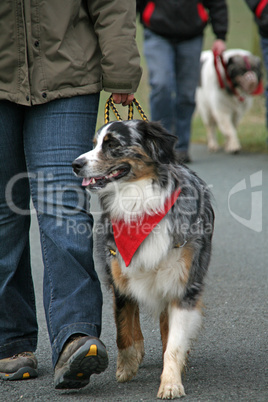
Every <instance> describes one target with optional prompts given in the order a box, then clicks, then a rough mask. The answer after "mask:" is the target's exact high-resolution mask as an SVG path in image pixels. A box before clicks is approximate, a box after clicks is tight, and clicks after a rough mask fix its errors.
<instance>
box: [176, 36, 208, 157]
mask: <svg viewBox="0 0 268 402" xmlns="http://www.w3.org/2000/svg"><path fill="white" fill-rule="evenodd" d="M202 44H203V38H202V36H199V37H197V38H194V39H191V40H187V41H184V42H178V43H177V45H176V61H175V63H176V107H175V129H176V135H177V137H178V142H177V145H176V149H177V150H178V151H179V152H188V148H189V143H190V136H191V122H192V116H193V113H194V110H195V91H196V88H197V85H198V82H199V78H200V54H201V50H202Z"/></svg>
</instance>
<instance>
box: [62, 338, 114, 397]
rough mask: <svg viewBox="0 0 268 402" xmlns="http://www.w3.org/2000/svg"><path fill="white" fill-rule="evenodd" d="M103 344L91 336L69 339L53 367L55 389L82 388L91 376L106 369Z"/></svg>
mask: <svg viewBox="0 0 268 402" xmlns="http://www.w3.org/2000/svg"><path fill="white" fill-rule="evenodd" d="M108 362H109V360H108V354H107V351H106V348H105V346H104V344H103V343H102V342H101V341H100V340H99V339H98V338H94V337H92V336H77V337H75V338H71V339H70V341H69V342H68V343H67V344H66V346H65V347H64V349H63V351H62V353H61V355H60V357H59V360H58V362H57V364H56V367H55V375H54V383H55V388H56V389H70V388H83V387H85V386H86V385H87V384H88V383H89V379H90V376H91V374H100V373H102V372H103V371H104V370H105V369H106V368H107V367H108Z"/></svg>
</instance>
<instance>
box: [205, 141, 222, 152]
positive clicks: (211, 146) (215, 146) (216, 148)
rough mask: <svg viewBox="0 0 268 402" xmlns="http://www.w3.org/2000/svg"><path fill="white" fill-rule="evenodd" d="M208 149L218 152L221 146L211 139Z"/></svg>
mask: <svg viewBox="0 0 268 402" xmlns="http://www.w3.org/2000/svg"><path fill="white" fill-rule="evenodd" d="M208 149H209V151H210V152H218V151H219V150H220V146H219V144H218V143H217V142H215V141H211V142H208Z"/></svg>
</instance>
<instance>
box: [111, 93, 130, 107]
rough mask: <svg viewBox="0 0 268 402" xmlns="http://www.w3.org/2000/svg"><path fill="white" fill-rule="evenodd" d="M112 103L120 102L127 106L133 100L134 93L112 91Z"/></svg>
mask: <svg viewBox="0 0 268 402" xmlns="http://www.w3.org/2000/svg"><path fill="white" fill-rule="evenodd" d="M112 95H113V101H114V103H117V104H119V103H122V105H123V106H128V105H130V104H131V102H133V99H134V94H115V93H113V94H112Z"/></svg>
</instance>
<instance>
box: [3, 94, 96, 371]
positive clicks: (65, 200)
mask: <svg viewBox="0 0 268 402" xmlns="http://www.w3.org/2000/svg"><path fill="white" fill-rule="evenodd" d="M98 102H99V94H93V95H87V96H77V97H73V98H68V99H59V100H55V101H53V102H49V103H46V104H43V105H38V106H32V107H25V106H21V105H17V104H14V103H10V102H8V101H0V139H1V140H0V141H1V159H0V244H1V247H0V306H1V308H0V358H5V357H8V356H12V355H13V354H16V353H19V352H23V351H35V349H36V345H37V335H38V326H37V320H36V309H35V295H34V289H33V281H32V275H31V266H30V248H29V228H30V214H29V205H30V204H29V203H30V195H31V197H32V201H33V204H34V207H35V210H36V213H37V218H38V223H39V228H40V237H41V246H42V255H43V262H44V283H43V288H44V292H43V294H44V308H45V314H46V320H47V326H48V332H49V337H50V341H51V346H52V361H53V365H55V364H56V362H57V360H58V357H59V354H60V352H61V350H62V347H63V345H64V343H65V341H66V340H67V339H68V338H69V337H70V336H71V335H72V334H74V333H83V334H87V335H92V336H97V337H99V335H100V331H101V310H102V293H101V288H100V283H99V280H98V277H97V274H96V272H95V268H94V263H93V258H92V226H93V218H92V216H91V215H90V213H89V196H88V195H87V194H86V192H85V191H84V189H83V188H82V187H81V180H80V179H78V178H77V177H75V176H74V174H73V172H72V166H71V163H72V161H73V160H74V159H75V158H76V157H78V156H79V155H80V154H81V153H84V152H86V151H87V150H89V148H90V146H91V140H92V136H93V134H94V131H95V124H96V116H97V110H98Z"/></svg>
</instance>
